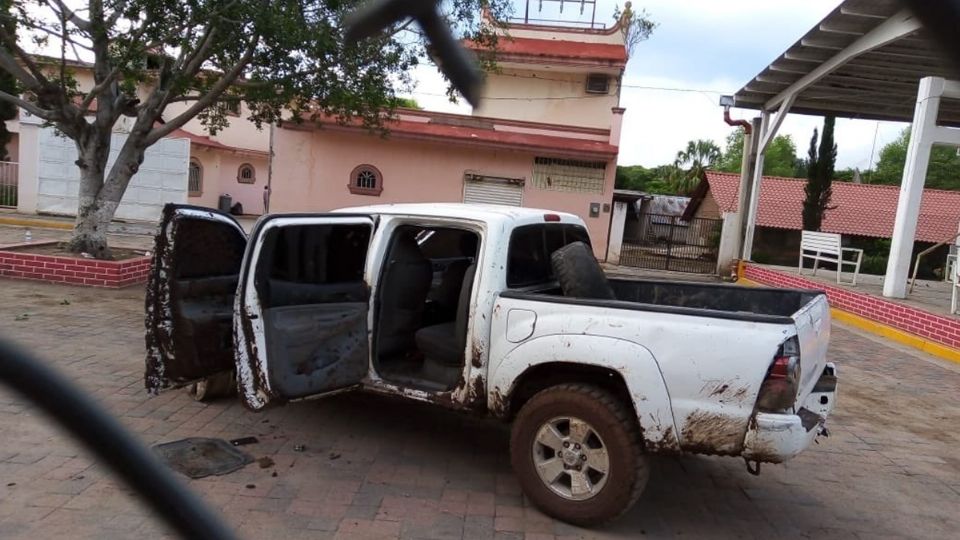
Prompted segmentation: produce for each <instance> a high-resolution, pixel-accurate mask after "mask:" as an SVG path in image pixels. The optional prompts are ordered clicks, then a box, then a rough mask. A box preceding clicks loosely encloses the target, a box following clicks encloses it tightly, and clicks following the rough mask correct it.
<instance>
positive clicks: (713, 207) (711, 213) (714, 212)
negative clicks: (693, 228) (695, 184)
mask: <svg viewBox="0 0 960 540" xmlns="http://www.w3.org/2000/svg"><path fill="white" fill-rule="evenodd" d="M693 217H698V218H707V219H720V218H721V217H722V214H721V212H720V205H719V204H717V199H716V198H714V196H713V192H711V191H707V195H706V197H704V198H703V201H701V202H700V206H699V207H698V208H697V211H696V212H694V214H693Z"/></svg>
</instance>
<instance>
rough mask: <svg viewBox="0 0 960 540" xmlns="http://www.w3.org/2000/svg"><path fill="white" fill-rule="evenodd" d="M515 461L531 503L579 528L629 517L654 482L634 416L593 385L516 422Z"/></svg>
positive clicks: (553, 399)
mask: <svg viewBox="0 0 960 540" xmlns="http://www.w3.org/2000/svg"><path fill="white" fill-rule="evenodd" d="M510 454H511V461H512V463H513V469H514V471H515V472H516V474H517V477H518V478H519V481H520V485H521V487H522V488H523V491H524V493H525V494H526V495H527V497H529V498H530V500H531V501H533V503H534V504H535V505H536V506H537V507H539V508H540V509H541V510H543V511H544V512H545V513H546V514H548V515H550V516H553V517H555V518H557V519H560V520H563V521H566V522H569V523H573V524H575V525H584V526H590V525H597V524H600V523H603V522H605V521H609V520H611V519H614V518H616V517H618V516H619V515H621V514H623V513H624V512H626V511H627V510H628V509H629V508H630V507H631V506H633V504H634V503H635V502H636V500H637V498H639V497H640V494H641V493H642V492H643V489H644V487H646V484H647V479H648V478H649V474H650V468H649V464H648V459H647V456H645V455H644V454H643V451H642V449H641V446H640V432H639V428H638V427H637V420H636V418H635V415H634V414H633V412H632V408H628V407H627V406H626V405H625V404H624V403H623V402H622V401H621V400H619V399H617V398H616V397H614V396H613V395H612V394H610V393H609V392H607V391H605V390H603V389H600V388H597V387H595V386H590V385H585V384H563V385H558V386H553V387H550V388H547V389H546V390H543V391H541V392H539V393H538V394H536V395H535V396H533V397H532V398H531V399H530V401H528V402H527V403H526V404H525V405H524V406H523V408H522V409H521V410H520V414H518V415H517V418H516V420H515V421H514V424H513V431H512V434H511V438H510Z"/></svg>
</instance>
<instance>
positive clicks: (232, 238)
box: [144, 204, 247, 393]
mask: <svg viewBox="0 0 960 540" xmlns="http://www.w3.org/2000/svg"><path fill="white" fill-rule="evenodd" d="M246 244H247V238H246V234H245V233H244V232H243V228H242V227H241V226H240V224H239V223H237V222H236V220H234V219H233V218H232V217H230V216H228V215H226V214H222V213H220V212H216V211H214V210H210V209H208V208H201V207H197V206H186V205H176V204H168V205H166V206H165V207H164V209H163V214H162V216H161V220H160V228H159V229H158V231H157V236H156V238H155V243H154V249H153V263H152V266H151V268H150V275H149V278H148V281H147V295H146V306H145V308H146V316H145V323H146V346H147V358H146V372H145V374H144V383H145V385H146V387H147V390H148V391H150V392H153V393H156V392H159V391H161V390H164V389H167V388H174V387H179V386H184V385H186V384H188V383H190V382H193V381H196V380H198V379H202V378H204V377H209V376H211V375H214V374H216V373H219V372H222V371H227V370H230V369H233V367H234V355H233V339H232V338H233V336H232V328H233V324H232V321H233V307H234V301H233V299H234V295H235V294H236V290H237V282H238V279H239V274H240V265H241V263H242V261H243V253H244V249H245V248H246Z"/></svg>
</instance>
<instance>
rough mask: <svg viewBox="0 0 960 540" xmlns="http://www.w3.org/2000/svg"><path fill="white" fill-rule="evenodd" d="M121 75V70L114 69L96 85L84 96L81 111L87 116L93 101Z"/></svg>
mask: <svg viewBox="0 0 960 540" xmlns="http://www.w3.org/2000/svg"><path fill="white" fill-rule="evenodd" d="M119 74H120V69H119V68H113V69H112V70H111V71H110V73H109V74H108V75H107V76H106V77H105V78H104V79H103V80H102V81H100V82H99V83H97V84H96V86H94V87H93V88H91V89H90V91H89V92H87V95H86V96H84V98H83V101H81V102H80V111H81V112H82V113H84V114H86V112H87V109H89V108H90V104H91V103H93V100H95V99H97V96H99V95H100V93H102V92H103V91H104V90H106V89H107V88H108V87H109V86H110V85H111V84H113V82H114V81H115V80H116V78H117V75H119Z"/></svg>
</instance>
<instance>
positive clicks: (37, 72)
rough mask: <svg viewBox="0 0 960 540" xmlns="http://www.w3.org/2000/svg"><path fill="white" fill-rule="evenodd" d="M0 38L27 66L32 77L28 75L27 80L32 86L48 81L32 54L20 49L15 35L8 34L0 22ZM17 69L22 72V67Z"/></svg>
mask: <svg viewBox="0 0 960 540" xmlns="http://www.w3.org/2000/svg"><path fill="white" fill-rule="evenodd" d="M0 39H2V40H3V41H5V42H6V44H7V47H8V48H9V49H10V50H11V51H13V52H14V53H16V55H17V56H18V57H20V60H21V61H23V63H24V65H26V66H27V69H29V70H30V74H31V75H32V77H30V78H29V79H28V80H30V81H32V86H33V87H37V86H42V85H44V84H47V83H49V82H50V81H48V80H47V78H46V76H44V74H43V71H42V70H41V69H40V66H38V65H37V63H36V62H35V61H34V59H33V56H31V55H30V53H28V52H27V51H25V50H23V49H21V48H20V45H19V44H17V36H16V35H13V36H11V35H10V34H8V33H7V31H6V29H5V28H4V27H3V25H2V24H0ZM3 53H4V54H5V53H6V51H3ZM14 63H16V61H15V60H14ZM7 71H8V72H9V73H11V74H13V75H14V77H17V75H16V74H15V73H14V72H12V71H10V70H7ZM18 71H21V72H23V69H22V68H18ZM24 73H25V72H24ZM17 78H19V77H17ZM23 82H24V83H26V81H23Z"/></svg>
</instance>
